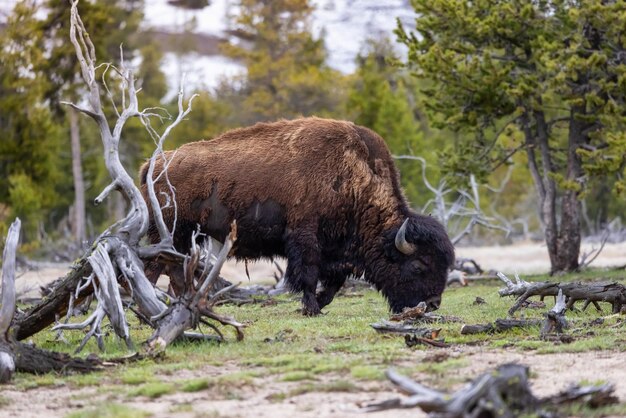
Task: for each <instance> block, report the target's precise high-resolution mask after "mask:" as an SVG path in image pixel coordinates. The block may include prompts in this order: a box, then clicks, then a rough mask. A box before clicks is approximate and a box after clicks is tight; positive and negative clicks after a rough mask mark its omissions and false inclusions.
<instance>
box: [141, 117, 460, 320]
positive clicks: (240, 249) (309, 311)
mask: <svg viewBox="0 0 626 418" xmlns="http://www.w3.org/2000/svg"><path fill="white" fill-rule="evenodd" d="M166 158H167V160H168V161H169V162H168V164H167V178H168V179H169V181H170V182H171V185H172V186H173V187H174V188H175V190H176V202H177V211H176V216H175V213H174V210H173V208H172V207H171V205H170V207H168V208H165V209H163V215H164V219H165V221H166V223H168V225H169V226H170V227H171V225H172V222H173V221H174V219H176V229H175V234H174V246H175V248H176V249H177V250H179V251H181V252H187V251H188V250H189V249H190V246H191V239H192V233H193V232H194V231H195V230H196V229H197V228H199V229H200V231H201V232H203V233H205V234H208V235H210V236H212V237H214V238H215V239H217V240H220V241H223V240H224V239H225V238H226V235H227V234H228V232H229V229H230V224H231V222H232V221H233V220H236V222H237V240H236V242H235V245H234V247H233V250H232V252H231V255H233V256H234V257H235V258H236V259H238V260H258V259H262V258H273V257H285V258H286V259H287V270H286V284H287V286H288V288H289V289H290V290H291V291H293V292H301V293H302V305H303V313H304V314H305V315H318V314H319V313H320V310H321V309H322V308H323V307H324V306H326V305H328V304H329V303H330V302H331V301H332V300H333V297H334V296H335V293H337V291H338V290H339V289H340V288H341V286H342V285H343V284H344V282H345V280H346V278H347V277H348V276H350V275H356V276H361V275H362V274H364V276H365V280H366V281H368V282H369V283H372V284H373V285H374V286H375V287H376V289H378V290H379V291H380V292H382V294H383V295H384V297H385V298H386V299H387V301H388V303H389V306H390V308H391V310H392V311H393V312H400V311H402V309H403V308H405V307H412V306H415V305H417V304H418V303H420V302H426V303H427V305H428V306H429V307H430V308H431V309H437V308H438V306H439V303H440V301H441V294H442V292H443V290H444V287H445V285H446V277H447V273H448V269H449V268H450V266H452V264H453V262H454V248H453V246H452V243H451V242H450V240H449V238H448V235H447V234H446V231H445V230H444V228H443V227H442V225H441V224H440V223H439V222H438V221H437V220H435V219H434V218H432V217H430V216H423V215H420V214H418V213H415V212H414V211H412V210H411V209H410V208H409V206H408V204H407V200H406V198H405V197H404V194H403V192H402V190H401V188H400V183H399V176H398V172H397V170H396V167H395V165H394V163H393V160H392V157H391V154H390V153H389V149H388V148H387V146H386V145H385V142H384V141H383V139H382V138H381V137H380V136H379V135H377V134H376V133H375V132H373V131H371V130H370V129H368V128H365V127H362V126H357V125H355V124H353V123H351V122H346V121H339V120H330V119H321V118H301V119H296V120H281V121H278V122H273V123H257V124H256V125H254V126H251V127H247V128H240V129H235V130H231V131H229V132H226V133H224V134H222V135H220V136H218V137H216V138H214V139H213V140H208V141H198V142H192V143H188V144H185V145H183V146H181V147H180V148H178V149H177V150H176V151H168V152H167V153H166ZM162 170H163V161H162V159H159V160H157V161H156V166H155V176H157V175H158V174H159V173H160V172H161V171H162ZM147 171H148V165H147V164H144V166H143V167H142V169H141V173H140V176H141V185H142V186H141V187H142V193H143V194H144V197H146V193H147V191H146V185H145V184H146V175H147ZM165 177H166V176H161V177H160V179H159V180H158V181H157V182H156V184H155V190H156V192H157V195H160V196H162V195H163V194H162V193H160V192H161V191H164V192H168V191H169V188H168V186H167V184H166V183H165ZM162 199H165V198H162ZM148 236H149V239H150V240H151V241H152V242H158V240H159V235H158V232H157V230H156V228H155V225H154V222H153V221H152V220H151V221H150V227H149V229H148ZM161 271H162V266H154V265H152V266H149V267H148V268H147V269H146V272H147V276H148V277H149V278H150V279H151V280H152V281H155V280H156V278H157V277H158V275H159V274H160V273H161ZM179 273H180V272H179ZM176 276H180V274H178V275H177V274H172V272H170V278H171V280H170V281H171V282H172V283H173V286H174V282H176V281H177V280H180V277H178V279H176ZM318 282H320V283H321V285H322V288H321V290H320V292H319V293H317V294H316V290H317V285H318ZM174 288H176V286H174Z"/></svg>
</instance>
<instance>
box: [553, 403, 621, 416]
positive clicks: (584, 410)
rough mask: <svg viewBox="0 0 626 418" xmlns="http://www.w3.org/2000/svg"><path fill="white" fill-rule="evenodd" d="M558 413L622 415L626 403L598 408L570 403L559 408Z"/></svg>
mask: <svg viewBox="0 0 626 418" xmlns="http://www.w3.org/2000/svg"><path fill="white" fill-rule="evenodd" d="M559 413H560V414H561V415H562V416H567V417H580V418H602V417H607V416H612V417H624V416H626V404H623V403H622V404H617V405H608V406H602V407H599V408H590V407H588V406H581V405H576V404H572V405H566V406H564V407H563V408H562V409H560V410H559Z"/></svg>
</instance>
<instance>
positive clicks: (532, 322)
mask: <svg viewBox="0 0 626 418" xmlns="http://www.w3.org/2000/svg"><path fill="white" fill-rule="evenodd" d="M542 323H543V321H542V320H541V319H496V320H495V322H493V323H490V324H465V325H463V326H462V327H461V334H463V335H468V334H481V333H489V334H495V333H498V332H503V331H507V330H510V329H514V328H527V327H536V326H540V325H541V324H542Z"/></svg>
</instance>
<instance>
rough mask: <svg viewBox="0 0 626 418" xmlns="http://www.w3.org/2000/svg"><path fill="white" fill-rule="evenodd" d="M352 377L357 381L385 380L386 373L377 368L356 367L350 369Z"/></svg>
mask: <svg viewBox="0 0 626 418" xmlns="http://www.w3.org/2000/svg"><path fill="white" fill-rule="evenodd" d="M350 375H351V376H352V377H353V378H355V379H357V380H383V379H384V378H385V373H384V372H383V370H381V368H380V367H376V366H354V367H352V368H351V369H350Z"/></svg>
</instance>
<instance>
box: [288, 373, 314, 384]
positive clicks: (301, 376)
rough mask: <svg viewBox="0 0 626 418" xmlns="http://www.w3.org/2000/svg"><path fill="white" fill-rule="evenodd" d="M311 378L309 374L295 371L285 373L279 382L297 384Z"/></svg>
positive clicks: (312, 376) (311, 375)
mask: <svg viewBox="0 0 626 418" xmlns="http://www.w3.org/2000/svg"><path fill="white" fill-rule="evenodd" d="M313 378H314V375H313V374H312V373H310V372H305V371H297V372H290V373H286V374H285V375H283V377H282V378H281V379H280V380H282V381H283V382H299V381H301V380H311V379H313Z"/></svg>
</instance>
